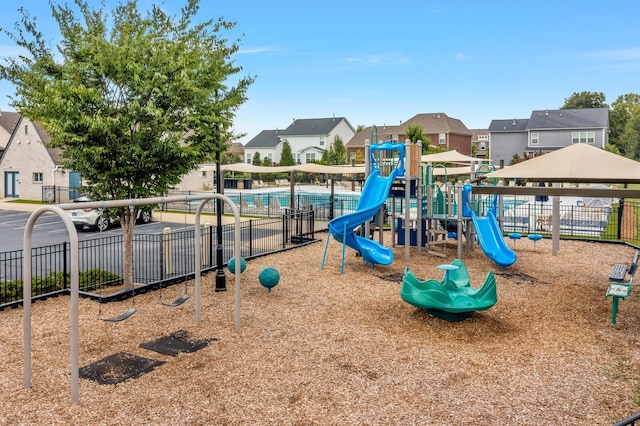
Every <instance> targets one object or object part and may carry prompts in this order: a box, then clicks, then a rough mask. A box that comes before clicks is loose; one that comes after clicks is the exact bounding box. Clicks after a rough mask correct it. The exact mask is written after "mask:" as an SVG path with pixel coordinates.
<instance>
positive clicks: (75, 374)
mask: <svg viewBox="0 0 640 426" xmlns="http://www.w3.org/2000/svg"><path fill="white" fill-rule="evenodd" d="M214 198H215V199H219V200H221V201H223V202H225V203H227V204H229V206H230V208H231V211H232V212H233V216H234V218H235V229H234V256H237V257H240V256H241V245H240V213H239V211H238V208H237V207H236V205H235V204H234V203H233V201H231V199H230V198H229V197H227V196H225V195H223V194H217V193H215V194H207V195H175V196H171V197H154V198H140V199H130V200H108V201H92V202H88V203H86V204H85V205H83V206H84V207H86V208H105V207H124V206H136V205H147V204H163V203H167V202H178V201H194V200H200V204H199V205H198V208H197V209H196V214H195V239H194V246H195V247H194V251H195V320H196V323H199V322H200V318H201V305H202V304H201V300H200V278H201V275H202V259H201V255H200V252H201V235H200V230H201V225H200V215H201V212H202V208H203V207H204V205H205V204H206V203H208V202H209V201H211V200H212V199H214ZM74 208H77V205H74V203H66V204H59V205H47V206H42V207H39V208H38V209H36V210H35V211H34V212H33V213H32V214H31V216H29V219H28V220H27V225H26V227H25V230H24V237H23V250H24V253H31V248H32V241H31V238H32V234H33V228H34V226H35V223H36V221H37V220H38V218H39V217H40V216H41V215H42V214H44V213H54V214H56V215H58V216H59V217H60V219H62V221H63V222H64V224H65V227H66V228H67V233H68V234H69V240H70V241H69V242H70V248H71V260H70V267H71V269H70V271H71V288H70V294H71V403H72V404H77V403H79V401H80V398H79V390H78V387H79V386H78V384H79V383H78V382H79V377H80V369H79V356H78V352H79V349H78V348H79V329H80V327H79V312H78V311H79V299H80V285H79V282H80V280H79V259H78V258H79V256H78V252H79V244H78V233H77V231H76V228H75V226H74V225H73V222H72V221H71V219H70V218H69V216H68V215H67V214H66V213H65V210H72V209H74ZM31 266H32V261H31V256H24V261H23V265H22V277H23V282H24V285H23V301H22V302H23V334H24V339H23V341H24V344H23V363H24V367H23V388H24V389H28V388H30V387H31V361H32V360H31V346H32V342H31V322H32V318H31V296H32V292H31V279H32V276H31V273H32V271H31ZM240 275H241V272H240V262H236V272H235V290H234V291H235V295H234V296H235V303H234V310H235V329H236V330H239V329H240ZM133 313H135V307H132V308H129V309H128V310H127V311H125V312H124V313H122V314H121V315H119V316H118V317H115V318H112V319H107V320H108V321H110V322H117V321H123V320H125V319H126V318H128V317H130V316H131V315H133ZM120 317H122V319H119V318H120Z"/></svg>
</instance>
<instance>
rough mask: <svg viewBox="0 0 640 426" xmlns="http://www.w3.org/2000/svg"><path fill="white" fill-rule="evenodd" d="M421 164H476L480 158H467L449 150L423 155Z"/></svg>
mask: <svg viewBox="0 0 640 426" xmlns="http://www.w3.org/2000/svg"><path fill="white" fill-rule="evenodd" d="M421 160H422V162H423V163H428V162H432V163H471V162H475V163H478V162H480V161H482V159H480V158H475V157H468V156H466V155H464V154H460V153H459V152H458V151H456V150H455V149H454V150H451V151H445V152H438V153H437V154H425V155H423V156H422V157H421Z"/></svg>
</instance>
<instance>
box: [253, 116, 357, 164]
mask: <svg viewBox="0 0 640 426" xmlns="http://www.w3.org/2000/svg"><path fill="white" fill-rule="evenodd" d="M354 135H355V130H354V129H353V127H352V126H351V124H350V123H349V121H348V120H347V119H346V118H344V117H330V118H307V119H294V120H293V122H292V123H291V124H290V125H289V127H287V128H286V129H284V130H263V131H262V132H260V133H258V135H257V136H255V137H254V138H253V139H251V140H250V141H249V142H247V143H246V144H245V146H244V155H245V161H246V162H247V163H249V164H250V163H251V162H252V161H253V156H254V155H255V153H258V154H260V159H262V160H264V158H270V159H271V161H272V163H273V164H278V163H280V158H281V156H282V145H283V143H284V142H285V141H287V142H288V143H289V146H290V147H291V153H292V154H293V159H294V161H295V162H296V163H298V164H305V163H309V162H313V161H319V160H320V159H321V158H322V154H323V153H324V151H325V150H327V149H328V148H329V147H330V146H331V144H332V143H333V141H334V140H335V138H336V137H340V138H341V139H342V141H343V142H344V143H345V145H346V143H347V142H348V141H349V140H350V139H351V138H352V137H353V136H354Z"/></svg>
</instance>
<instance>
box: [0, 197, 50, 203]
mask: <svg viewBox="0 0 640 426" xmlns="http://www.w3.org/2000/svg"><path fill="white" fill-rule="evenodd" d="M7 202H8V203H16V204H49V203H45V202H42V201H37V200H24V199H21V198H16V199H15V200H11V201H7Z"/></svg>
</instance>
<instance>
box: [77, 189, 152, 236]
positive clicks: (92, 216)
mask: <svg viewBox="0 0 640 426" xmlns="http://www.w3.org/2000/svg"><path fill="white" fill-rule="evenodd" d="M89 201H91V200H90V199H89V197H84V196H83V197H79V198H76V199H75V200H73V202H74V203H86V202H89ZM102 213H103V210H102V209H83V208H78V209H74V210H68V211H67V214H68V215H69V218H70V219H71V221H72V222H73V224H74V225H75V227H76V229H82V228H84V227H85V226H86V227H89V228H94V229H97V230H98V231H101V232H102V231H106V230H107V229H109V227H110V226H111V225H113V224H116V223H118V221H119V219H118V218H117V217H111V218H109V217H105V216H104V215H103V214H102ZM152 215H153V212H152V211H151V209H149V208H144V207H141V208H140V210H139V211H138V217H137V222H138V223H149V222H151V216H152Z"/></svg>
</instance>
